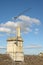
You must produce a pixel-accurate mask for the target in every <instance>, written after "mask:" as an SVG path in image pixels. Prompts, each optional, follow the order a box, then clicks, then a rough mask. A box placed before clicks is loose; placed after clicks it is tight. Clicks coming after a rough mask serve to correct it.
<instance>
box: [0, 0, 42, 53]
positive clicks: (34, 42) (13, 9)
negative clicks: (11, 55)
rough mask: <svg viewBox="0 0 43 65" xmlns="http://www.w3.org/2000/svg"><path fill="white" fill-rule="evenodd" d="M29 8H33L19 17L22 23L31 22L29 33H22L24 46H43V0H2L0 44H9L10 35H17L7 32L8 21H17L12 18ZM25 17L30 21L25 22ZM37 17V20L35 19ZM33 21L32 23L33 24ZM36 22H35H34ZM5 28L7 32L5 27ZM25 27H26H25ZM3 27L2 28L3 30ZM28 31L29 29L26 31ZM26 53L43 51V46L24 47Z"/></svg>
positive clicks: (0, 7)
mask: <svg viewBox="0 0 43 65" xmlns="http://www.w3.org/2000/svg"><path fill="white" fill-rule="evenodd" d="M27 8H31V9H30V10H29V11H27V12H25V13H23V14H22V16H20V17H19V19H21V20H22V21H19V20H17V22H18V21H19V23H20V22H22V24H30V25H31V26H29V25H28V29H29V31H28V33H24V32H25V31H24V32H23V33H22V38H23V40H24V44H23V45H24V47H26V46H43V0H0V46H4V47H5V46H6V45H7V42H6V40H7V38H8V37H10V36H15V34H9V33H8V32H9V30H8V28H7V30H8V32H6V29H5V28H6V26H5V25H6V23H7V24H8V23H9V22H10V23H11V22H12V21H13V23H16V21H14V20H12V17H15V16H17V15H18V14H19V13H21V12H22V11H24V10H25V9H27ZM24 18H25V19H26V20H27V19H28V20H27V21H29V19H30V22H29V23H28V22H25V21H26V20H24ZM34 19H35V21H34ZM37 20H38V21H37ZM31 21H32V24H31ZM33 21H34V22H35V23H34V22H33ZM22 24H21V28H22V27H23V28H22V30H24V29H26V28H27V27H25V26H22ZM7 26H8V25H7ZM2 27H3V28H4V29H5V32H4V30H3V28H2ZM24 27H25V28H24ZM1 29H2V30H1ZM26 32H27V31H26ZM24 52H25V53H28V54H38V53H40V52H43V48H35V49H34V48H31V49H28V50H27V49H24Z"/></svg>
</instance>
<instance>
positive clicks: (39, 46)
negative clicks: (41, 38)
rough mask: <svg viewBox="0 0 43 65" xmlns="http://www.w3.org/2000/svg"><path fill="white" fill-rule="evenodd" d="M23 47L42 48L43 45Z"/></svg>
mask: <svg viewBox="0 0 43 65" xmlns="http://www.w3.org/2000/svg"><path fill="white" fill-rule="evenodd" d="M24 48H27V49H28V48H43V46H42V45H30V46H26V47H24Z"/></svg>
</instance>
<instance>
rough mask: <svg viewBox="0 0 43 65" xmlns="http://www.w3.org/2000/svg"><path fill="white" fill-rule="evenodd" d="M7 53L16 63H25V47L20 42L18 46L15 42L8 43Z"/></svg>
mask: <svg viewBox="0 0 43 65" xmlns="http://www.w3.org/2000/svg"><path fill="white" fill-rule="evenodd" d="M7 53H8V54H9V55H10V57H11V58H12V59H13V60H14V61H24V54H23V45H22V42H20V41H18V42H17V44H15V41H8V42H7Z"/></svg>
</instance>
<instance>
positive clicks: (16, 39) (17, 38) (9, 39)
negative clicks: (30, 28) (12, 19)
mask: <svg viewBox="0 0 43 65" xmlns="http://www.w3.org/2000/svg"><path fill="white" fill-rule="evenodd" d="M7 41H22V42H23V39H22V38H21V37H10V38H8V39H7Z"/></svg>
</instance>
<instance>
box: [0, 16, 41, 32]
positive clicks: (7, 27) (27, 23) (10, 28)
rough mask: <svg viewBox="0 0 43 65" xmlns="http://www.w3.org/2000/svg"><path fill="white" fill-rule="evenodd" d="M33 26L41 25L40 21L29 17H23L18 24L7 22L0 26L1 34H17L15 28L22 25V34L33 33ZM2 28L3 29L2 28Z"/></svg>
mask: <svg viewBox="0 0 43 65" xmlns="http://www.w3.org/2000/svg"><path fill="white" fill-rule="evenodd" d="M32 24H36V25H37V24H40V20H39V19H36V18H31V17H29V16H25V15H21V16H19V18H18V20H17V21H16V22H13V21H7V22H6V23H1V24H0V32H7V33H10V32H13V33H15V28H16V27H17V26H18V25H20V27H21V31H22V32H25V33H27V32H31V31H32V29H31V27H32ZM1 27H2V28H1Z"/></svg>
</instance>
